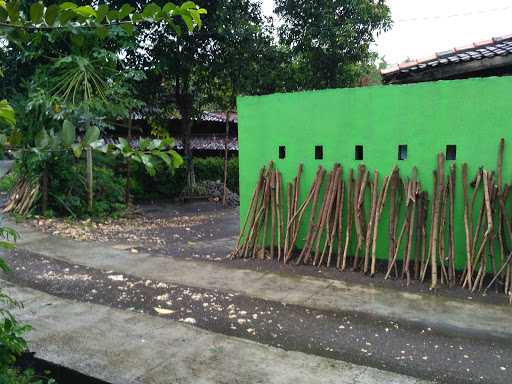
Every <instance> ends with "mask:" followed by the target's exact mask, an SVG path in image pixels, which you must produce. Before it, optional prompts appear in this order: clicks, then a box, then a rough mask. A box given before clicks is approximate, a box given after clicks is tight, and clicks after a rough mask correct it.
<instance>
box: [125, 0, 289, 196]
mask: <svg viewBox="0 0 512 384" xmlns="http://www.w3.org/2000/svg"><path fill="white" fill-rule="evenodd" d="M198 3H199V4H200V5H202V6H204V7H205V8H207V9H208V15H205V17H204V22H203V27H202V28H201V30H199V31H197V33H195V34H194V36H193V38H191V37H190V36H182V37H181V38H180V39H168V38H166V36H167V33H168V32H167V31H166V30H165V29H159V30H144V31H142V33H141V35H140V36H139V41H140V42H141V43H142V46H143V47H144V49H143V50H141V49H139V50H138V51H133V52H131V53H130V56H131V61H132V63H133V65H135V66H137V67H138V68H147V69H149V71H148V72H149V73H148V80H147V83H148V84H151V85H152V89H151V93H150V94H148V93H147V91H146V90H147V89H148V87H147V86H145V87H144V88H145V89H142V92H143V93H144V92H145V93H144V95H142V96H140V97H141V98H142V99H145V100H146V101H147V102H148V104H149V105H152V106H154V108H155V112H156V113H155V115H156V114H158V115H160V116H164V117H165V118H166V117H167V116H169V115H172V114H175V115H176V116H178V117H180V119H181V134H182V139H183V146H184V157H185V162H186V165H187V184H188V186H189V187H191V186H192V185H193V184H194V181H195V176H194V168H193V161H192V149H191V146H190V137H191V133H192V129H193V125H194V123H195V121H198V120H199V119H200V117H201V115H202V113H203V111H204V109H205V108H206V107H207V106H209V107H212V106H214V107H216V108H221V109H222V110H225V111H233V110H234V109H235V100H236V96H237V95H239V94H241V93H268V92H269V91H270V92H271V91H273V90H274V89H276V88H273V86H269V84H270V83H272V84H273V83H274V82H273V80H274V79H273V78H271V76H269V73H273V72H272V71H273V69H274V68H276V67H279V65H276V63H275V60H274V59H275V58H276V57H277V55H276V56H272V54H273V53H274V51H273V49H277V47H276V46H275V44H274V39H273V36H272V31H271V26H270V25H269V24H268V22H267V21H266V20H265V19H264V18H263V16H262V13H261V4H260V3H259V2H255V1H250V0H220V1H215V2H214V1H199V2H198ZM147 42H151V44H149V46H148V43H147ZM141 52H142V54H141ZM271 69H272V70H271ZM267 80H268V81H267ZM155 84H159V85H160V87H159V88H157V89H154V85H155Z"/></svg>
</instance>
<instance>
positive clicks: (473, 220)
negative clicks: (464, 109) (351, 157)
mask: <svg viewBox="0 0 512 384" xmlns="http://www.w3.org/2000/svg"><path fill="white" fill-rule="evenodd" d="M503 153H504V140H503V139H502V140H500V144H499V150H498V165H497V172H496V175H497V176H496V177H495V173H494V172H492V171H489V170H486V169H483V168H479V169H478V171H477V174H476V175H475V177H474V179H473V181H472V182H471V183H468V166H467V164H463V165H462V189H463V196H464V231H465V235H466V239H465V245H466V247H465V258H464V260H463V259H462V258H460V257H459V258H458V260H456V256H457V252H456V251H457V250H456V244H457V242H456V228H455V224H456V222H457V220H456V217H455V212H456V209H455V196H456V194H455V191H456V165H455V163H451V164H450V166H449V167H448V170H447V171H446V170H445V169H446V164H445V160H444V156H443V154H441V153H440V154H439V155H438V156H437V168H436V170H434V171H433V186H432V199H431V200H432V201H431V202H430V200H429V194H428V192H427V191H425V190H423V189H422V185H421V183H420V181H419V178H418V172H417V169H416V168H413V169H412V173H411V176H410V177H402V176H401V175H400V171H399V169H398V167H394V168H393V169H392V170H391V172H390V174H389V175H387V176H384V178H383V179H382V182H380V179H381V176H380V175H379V172H378V171H377V170H375V171H373V175H372V176H370V171H369V170H368V169H367V168H366V167H365V166H364V165H360V166H359V167H358V169H357V170H355V171H354V170H352V169H350V170H349V171H348V172H347V173H348V176H347V179H346V180H345V178H344V169H343V167H342V166H341V165H340V164H334V167H333V168H332V170H331V171H330V172H329V171H327V170H326V169H324V168H323V167H322V166H319V167H318V169H317V171H316V175H315V177H314V179H313V182H312V184H311V186H310V188H309V190H308V191H307V193H306V194H305V197H304V198H303V199H301V198H300V196H301V193H300V192H301V179H302V175H303V165H302V164H300V165H299V167H298V170H297V175H296V176H295V177H294V178H293V180H292V181H290V182H288V183H287V185H286V190H285V188H284V186H283V179H282V175H281V173H280V172H279V170H277V169H276V168H275V166H274V163H273V162H270V163H269V164H268V166H266V167H263V168H262V169H261V170H260V173H259V177H258V181H257V183H256V187H255V189H254V193H253V195H252V198H251V201H250V205H249V208H248V212H247V216H246V219H245V221H244V223H243V225H242V229H241V233H240V237H239V239H238V242H237V245H236V248H235V250H234V251H233V253H232V257H240V258H268V259H276V260H277V261H278V262H284V263H288V262H290V261H292V260H293V261H294V262H295V263H297V264H311V265H314V266H321V265H325V266H328V267H329V266H335V267H336V268H338V269H339V270H341V271H345V270H347V269H349V268H350V269H351V270H353V271H361V272H363V273H365V274H369V275H370V276H373V275H375V274H376V272H377V270H381V271H383V273H384V276H385V279H388V278H390V277H391V276H393V277H394V278H402V279H405V280H406V281H407V284H409V283H410V281H411V279H416V280H419V281H422V282H423V281H425V279H426V278H427V277H430V282H431V287H432V288H436V287H438V286H439V284H445V285H448V286H450V287H453V286H456V285H460V286H462V287H464V288H468V289H470V290H472V291H477V290H478V291H481V292H485V291H487V290H488V289H489V288H490V287H493V286H494V287H496V289H503V290H504V292H505V293H506V294H507V295H508V296H509V298H510V300H512V292H511V291H512V252H511V250H512V227H511V223H510V220H509V216H508V215H507V212H506V206H507V197H508V194H509V186H508V185H507V184H503ZM470 186H471V187H472V189H473V191H472V195H471V198H470V197H469V187H470ZM429 209H430V211H429ZM386 215H387V239H384V236H383V233H385V232H386V220H383V217H384V216H386ZM379 235H380V236H381V237H382V239H380V240H379ZM385 240H387V244H388V247H387V260H382V253H383V249H384V248H383V246H381V247H378V243H379V241H385ZM459 246H460V244H459ZM384 252H385V251H384ZM378 253H380V255H381V256H380V257H379V258H377V254H378ZM459 253H463V249H462V247H460V249H459ZM486 282H487V284H486Z"/></svg>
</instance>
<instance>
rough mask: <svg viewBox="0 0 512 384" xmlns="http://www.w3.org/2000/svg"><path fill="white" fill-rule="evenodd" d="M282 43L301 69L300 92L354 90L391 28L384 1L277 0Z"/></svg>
mask: <svg viewBox="0 0 512 384" xmlns="http://www.w3.org/2000/svg"><path fill="white" fill-rule="evenodd" d="M275 4H276V6H275V10H274V11H275V13H276V14H277V15H278V16H279V17H280V18H281V19H282V23H281V25H280V27H279V38H280V39H281V43H282V44H285V45H287V46H288V47H289V49H290V52H291V54H292V55H293V61H294V64H295V66H296V71H295V82H296V83H295V84H294V88H295V89H321V88H336V87H347V86H352V85H354V84H355V82H356V81H357V80H358V79H359V78H360V77H361V75H362V72H361V71H362V70H364V68H365V66H367V65H368V64H369V63H370V62H373V61H374V59H375V56H374V54H372V52H371V50H370V44H371V43H372V42H373V41H374V38H375V36H376V34H378V33H380V32H382V31H385V30H386V29H388V28H389V27H390V26H391V17H390V10H389V7H388V6H387V5H386V4H385V1H384V0H357V1H355V0H276V1H275Z"/></svg>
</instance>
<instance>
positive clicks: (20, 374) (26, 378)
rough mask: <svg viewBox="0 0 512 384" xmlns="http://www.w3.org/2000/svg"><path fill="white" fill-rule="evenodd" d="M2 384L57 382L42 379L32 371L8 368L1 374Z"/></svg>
mask: <svg viewBox="0 0 512 384" xmlns="http://www.w3.org/2000/svg"><path fill="white" fill-rule="evenodd" d="M0 383H2V384H55V383H56V382H55V380H53V379H47V378H45V377H40V376H37V375H35V374H34V372H33V371H32V370H30V369H27V370H24V371H20V370H18V369H15V368H7V369H6V370H5V371H3V372H0Z"/></svg>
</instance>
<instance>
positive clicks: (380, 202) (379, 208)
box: [370, 167, 396, 276]
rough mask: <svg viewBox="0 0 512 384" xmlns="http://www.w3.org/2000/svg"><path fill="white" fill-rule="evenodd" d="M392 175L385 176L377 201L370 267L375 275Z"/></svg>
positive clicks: (372, 274)
mask: <svg viewBox="0 0 512 384" xmlns="http://www.w3.org/2000/svg"><path fill="white" fill-rule="evenodd" d="M395 169H396V167H395V168H393V171H391V174H393V173H394V172H395ZM389 180H390V177H389V176H386V177H384V182H383V185H382V188H381V190H380V194H379V199H378V202H377V212H376V214H375V220H374V224H373V239H372V263H371V267H370V275H371V276H374V275H375V272H376V264H377V238H378V234H379V219H380V217H381V215H382V210H383V209H384V204H385V203H386V196H387V192H388V187H389Z"/></svg>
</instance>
